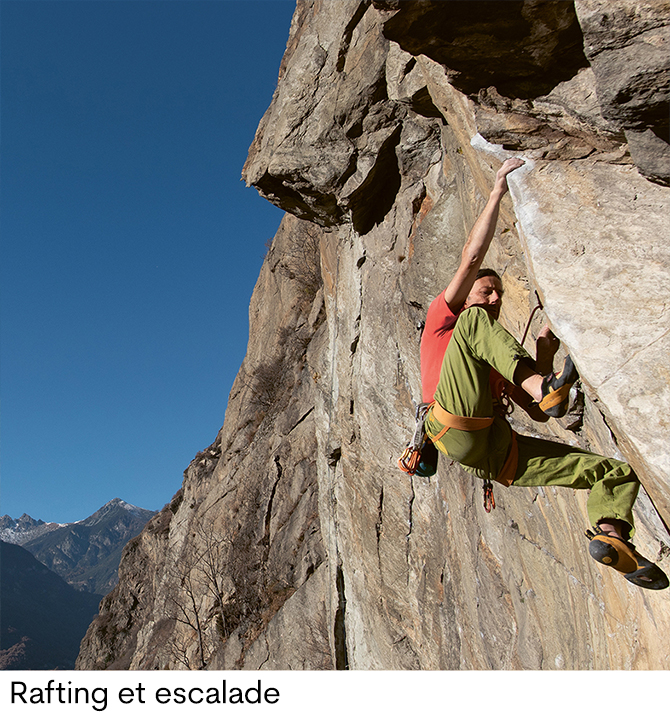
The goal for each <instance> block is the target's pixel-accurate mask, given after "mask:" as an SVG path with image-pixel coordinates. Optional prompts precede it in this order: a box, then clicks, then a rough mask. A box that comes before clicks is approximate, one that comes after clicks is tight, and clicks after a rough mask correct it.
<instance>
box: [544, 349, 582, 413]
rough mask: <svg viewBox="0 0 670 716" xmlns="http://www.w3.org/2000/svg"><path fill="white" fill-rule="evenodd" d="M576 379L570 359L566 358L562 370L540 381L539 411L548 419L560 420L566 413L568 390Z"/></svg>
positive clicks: (568, 397) (568, 398)
mask: <svg viewBox="0 0 670 716" xmlns="http://www.w3.org/2000/svg"><path fill="white" fill-rule="evenodd" d="M578 378H579V374H578V373H577V369H576V368H575V365H574V363H573V362H572V358H570V356H567V358H566V359H565V363H564V364H563V370H562V371H561V372H560V373H552V374H551V375H548V376H546V377H545V379H544V380H543V381H542V400H541V401H540V402H539V403H538V405H539V407H540V410H541V411H542V412H543V413H546V414H547V415H548V416H549V417H550V418H562V417H563V416H564V415H565V414H566V413H567V412H568V405H569V403H570V388H572V386H573V385H574V384H575V382H576V381H577V379H578Z"/></svg>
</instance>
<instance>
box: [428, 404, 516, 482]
mask: <svg viewBox="0 0 670 716" xmlns="http://www.w3.org/2000/svg"><path fill="white" fill-rule="evenodd" d="M430 411H432V413H433V417H434V418H435V420H437V421H438V422H440V423H442V425H444V427H443V428H442V430H440V432H439V433H438V434H437V435H435V436H432V435H430V434H429V433H427V435H428V437H429V438H430V439H431V440H432V441H433V442H437V441H438V440H439V439H440V438H441V437H442V436H443V435H444V434H445V433H446V432H447V430H449V429H450V428H455V429H456V430H465V431H467V432H474V431H475V430H484V428H488V427H489V425H492V424H493V418H469V417H466V416H463V415H453V414H452V413H449V412H447V411H446V410H445V409H444V408H443V407H442V406H441V405H440V404H439V403H438V402H437V401H434V402H433V403H431V406H430V408H429V412H430ZM518 462H519V446H518V444H517V441H516V433H515V432H514V430H512V442H511V444H510V447H509V452H508V453H507V459H506V460H505V463H504V464H503V466H502V468H501V470H500V473H499V474H498V476H497V477H494V478H492V479H494V480H495V481H496V482H499V483H500V484H501V485H505V487H509V486H510V485H511V484H512V483H513V482H514V478H515V477H516V470H517V465H518Z"/></svg>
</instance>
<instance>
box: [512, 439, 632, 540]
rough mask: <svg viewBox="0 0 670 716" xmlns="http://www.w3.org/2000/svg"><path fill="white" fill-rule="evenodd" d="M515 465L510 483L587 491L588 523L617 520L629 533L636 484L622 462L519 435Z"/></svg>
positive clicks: (595, 523) (630, 533)
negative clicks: (512, 479) (513, 477)
mask: <svg viewBox="0 0 670 716" xmlns="http://www.w3.org/2000/svg"><path fill="white" fill-rule="evenodd" d="M517 442H518V445H519V464H518V467H517V473H516V478H515V480H514V485H515V486H519V487H531V486H546V487H554V486H555V487H571V488H573V489H576V490H587V489H588V490H591V492H590V494H589V497H588V500H587V503H586V508H587V512H588V516H589V521H590V523H591V525H592V526H596V525H597V524H598V523H600V522H606V521H609V520H619V521H621V522H623V523H625V525H626V526H627V528H628V535H627V536H632V535H633V533H634V531H635V528H634V520H633V504H634V503H635V499H636V498H637V493H638V490H639V488H640V483H639V481H638V479H637V475H636V474H635V473H634V472H633V470H632V468H631V467H630V466H629V465H628V464H626V463H625V462H621V461H620V460H615V459H613V458H606V457H602V456H600V455H595V454H594V453H590V452H587V451H585V450H579V449H578V448H574V447H571V446H569V445H564V444H562V443H556V442H552V441H550V440H541V439H539V438H532V437H528V436H525V435H519V436H518V439H517Z"/></svg>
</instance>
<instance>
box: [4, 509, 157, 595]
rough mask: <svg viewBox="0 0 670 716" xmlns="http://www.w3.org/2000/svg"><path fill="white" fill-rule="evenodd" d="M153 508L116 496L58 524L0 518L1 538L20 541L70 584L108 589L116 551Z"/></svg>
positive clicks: (114, 570)
mask: <svg viewBox="0 0 670 716" xmlns="http://www.w3.org/2000/svg"><path fill="white" fill-rule="evenodd" d="M154 514H155V512H152V511H150V510H144V509H142V508H141V507H136V506H135V505H131V504H129V503H127V502H124V501H123V500H120V499H119V498H115V499H113V500H111V501H110V502H108V503H107V504H106V505H103V506H102V507H101V508H100V509H99V510H97V511H96V512H94V513H93V514H92V515H90V516H89V517H87V518H86V519H84V520H79V521H78V522H70V523H65V524H59V523H57V522H44V521H42V520H35V519H33V518H32V517H30V516H29V515H26V514H24V515H22V516H21V517H19V518H18V519H12V518H11V517H9V516H8V515H5V516H4V517H2V518H0V539H2V540H3V541H4V542H9V543H13V544H17V545H20V546H22V547H24V548H25V549H27V550H28V551H29V552H30V553H31V554H33V555H34V556H35V557H36V558H37V559H38V560H39V561H40V562H42V564H44V565H46V566H47V567H48V568H49V569H51V570H53V571H54V572H55V573H56V574H58V575H59V576H61V577H62V578H63V579H65V581H66V582H68V583H69V584H71V585H72V586H73V587H75V588H77V589H79V590H81V591H86V592H93V593H95V594H101V595H104V594H107V592H109V591H110V590H111V589H112V588H113V587H114V585H115V584H116V582H117V570H118V566H119V561H120V560H121V552H122V550H123V547H124V546H125V544H126V542H128V540H129V539H131V538H132V537H134V536H135V535H137V534H139V532H141V530H142V528H143V527H144V525H145V524H146V523H147V522H148V521H149V519H151V517H152V516H153V515H154Z"/></svg>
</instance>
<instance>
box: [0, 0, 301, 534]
mask: <svg viewBox="0 0 670 716" xmlns="http://www.w3.org/2000/svg"><path fill="white" fill-rule="evenodd" d="M294 7H295V3H294V1H293V0H265V1H263V0H242V1H239V2H236V1H235V0H204V1H201V0H3V1H2V3H1V9H0V13H1V15H0V23H1V24H0V29H1V33H2V36H1V42H2V45H1V53H2V55H1V63H2V76H1V86H0V91H1V99H2V103H1V108H2V114H1V127H0V131H1V152H2V155H1V158H2V165H1V167H2V169H1V171H2V173H1V177H0V178H1V195H0V199H1V214H0V222H1V223H0V231H1V237H2V245H1V253H0V300H1V303H0V311H1V314H0V321H1V322H0V338H1V343H0V351H1V352H0V378H1V402H0V428H1V432H0V436H1V442H0V469H1V472H0V475H1V483H0V489H1V492H0V514H9V515H11V516H12V517H19V516H20V515H21V514H22V513H24V512H26V513H28V514H30V515H31V516H32V517H34V518H41V519H43V520H47V521H63V522H69V521H74V520H79V519H83V518H85V517H87V516H88V515H89V514H91V513H92V512H94V511H95V510H96V509H98V508H99V507H101V506H102V505H103V504H104V503H105V502H107V501H108V500H110V499H112V498H114V497H120V498H121V499H123V500H126V501H127V502H131V503H133V504H136V505H138V506H140V507H144V508H147V509H160V508H161V507H162V506H163V505H164V504H165V503H166V502H168V501H169V499H170V498H171V496H172V495H173V494H174V493H175V492H176V491H177V490H178V489H179V487H180V485H181V481H182V473H183V470H184V469H185V468H186V467H187V465H188V463H189V462H190V460H191V459H192V458H193V456H194V455H195V454H196V453H197V452H198V451H199V450H202V449H204V448H205V447H207V446H208V445H209V444H210V443H211V442H212V441H213V440H214V439H215V437H216V434H217V432H218V430H219V428H220V427H221V425H222V424H223V417H224V412H225V407H226V401H227V398H228V393H229V391H230V388H231V386H232V382H233V379H234V377H235V375H236V373H237V371H238V369H239V366H240V363H241V361H242V358H243V357H244V353H245V350H246V344H247V339H248V306H249V299H250V297H251V292H252V290H253V286H254V284H255V281H256V279H257V277H258V272H259V270H260V266H261V263H262V259H263V255H264V253H265V244H266V242H267V241H268V239H270V238H271V237H272V236H273V235H274V233H275V232H276V230H277V227H278V226H279V222H280V220H281V217H282V212H281V211H279V210H278V209H277V208H275V207H273V206H272V205H271V204H269V203H268V202H267V201H265V200H263V199H261V198H260V197H259V195H258V193H257V192H256V190H255V189H253V188H249V189H247V188H246V187H245V185H244V183H243V182H242V181H241V180H240V173H241V169H242V165H243V164H244V161H245V159H246V155H247V151H248V148H249V145H250V144H251V141H252V140H253V136H254V133H255V130H256V127H257V125H258V123H259V121H260V119H261V117H262V115H263V113H264V111H265V109H266V108H267V107H268V105H269V103H270V101H271V98H272V93H273V91H274V88H275V85H276V81H277V74H278V69H279V63H280V60H281V57H282V54H283V52H284V49H285V46H286V40H287V38H288V30H289V26H290V20H291V16H292V13H293V9H294Z"/></svg>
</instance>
